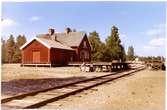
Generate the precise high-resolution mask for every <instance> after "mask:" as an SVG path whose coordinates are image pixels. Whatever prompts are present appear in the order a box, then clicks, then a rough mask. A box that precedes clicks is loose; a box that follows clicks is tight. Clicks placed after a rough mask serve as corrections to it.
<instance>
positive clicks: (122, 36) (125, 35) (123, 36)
mask: <svg viewBox="0 0 167 110" xmlns="http://www.w3.org/2000/svg"><path fill="white" fill-rule="evenodd" d="M119 37H120V38H126V37H127V34H120V35H119Z"/></svg>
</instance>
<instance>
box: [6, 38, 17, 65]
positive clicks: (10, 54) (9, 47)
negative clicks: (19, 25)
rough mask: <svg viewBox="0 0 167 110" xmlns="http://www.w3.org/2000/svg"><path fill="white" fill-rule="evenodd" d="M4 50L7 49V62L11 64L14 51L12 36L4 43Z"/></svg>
mask: <svg viewBox="0 0 167 110" xmlns="http://www.w3.org/2000/svg"><path fill="white" fill-rule="evenodd" d="M6 49H7V53H6V54H7V57H8V59H7V62H8V63H12V62H13V55H14V51H15V42H14V37H13V35H10V37H9V39H8V40H7V43H6Z"/></svg>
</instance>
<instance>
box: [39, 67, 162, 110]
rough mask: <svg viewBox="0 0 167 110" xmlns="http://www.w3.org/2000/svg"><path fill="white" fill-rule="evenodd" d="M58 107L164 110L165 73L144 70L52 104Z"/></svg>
mask: <svg viewBox="0 0 167 110" xmlns="http://www.w3.org/2000/svg"><path fill="white" fill-rule="evenodd" d="M42 108H45V109H58V110H165V72H164V71H150V70H144V71H140V72H137V73H136V74H135V75H131V76H128V77H124V78H121V79H119V80H115V81H113V82H109V83H107V84H104V85H101V86H98V87H95V88H93V90H87V91H84V92H81V93H79V94H76V95H74V96H72V97H67V98H65V99H63V100H60V101H57V102H53V103H50V104H48V105H46V106H44V107H42Z"/></svg>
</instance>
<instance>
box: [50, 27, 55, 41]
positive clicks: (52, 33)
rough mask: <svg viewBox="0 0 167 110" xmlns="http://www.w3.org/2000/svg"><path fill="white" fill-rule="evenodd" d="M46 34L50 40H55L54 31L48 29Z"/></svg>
mask: <svg viewBox="0 0 167 110" xmlns="http://www.w3.org/2000/svg"><path fill="white" fill-rule="evenodd" d="M48 34H49V36H50V37H51V39H52V40H56V35H55V30H54V29H52V28H50V29H49V30H48Z"/></svg>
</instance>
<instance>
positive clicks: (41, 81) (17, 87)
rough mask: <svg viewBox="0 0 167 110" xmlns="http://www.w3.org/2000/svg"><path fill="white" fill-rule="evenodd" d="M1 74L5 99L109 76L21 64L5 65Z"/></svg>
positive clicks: (75, 69)
mask: <svg viewBox="0 0 167 110" xmlns="http://www.w3.org/2000/svg"><path fill="white" fill-rule="evenodd" d="M1 72H2V74H1V87H2V89H1V93H2V97H3V98H5V97H9V96H12V95H17V94H22V93H26V92H30V91H35V90H40V89H43V88H48V87H53V86H59V85H63V84H67V83H70V82H74V81H79V80H83V79H86V78H90V77H95V76H100V75H104V74H108V72H91V73H90V72H80V69H79V67H52V68H50V67H20V65H19V64H3V65H2V70H1Z"/></svg>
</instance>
